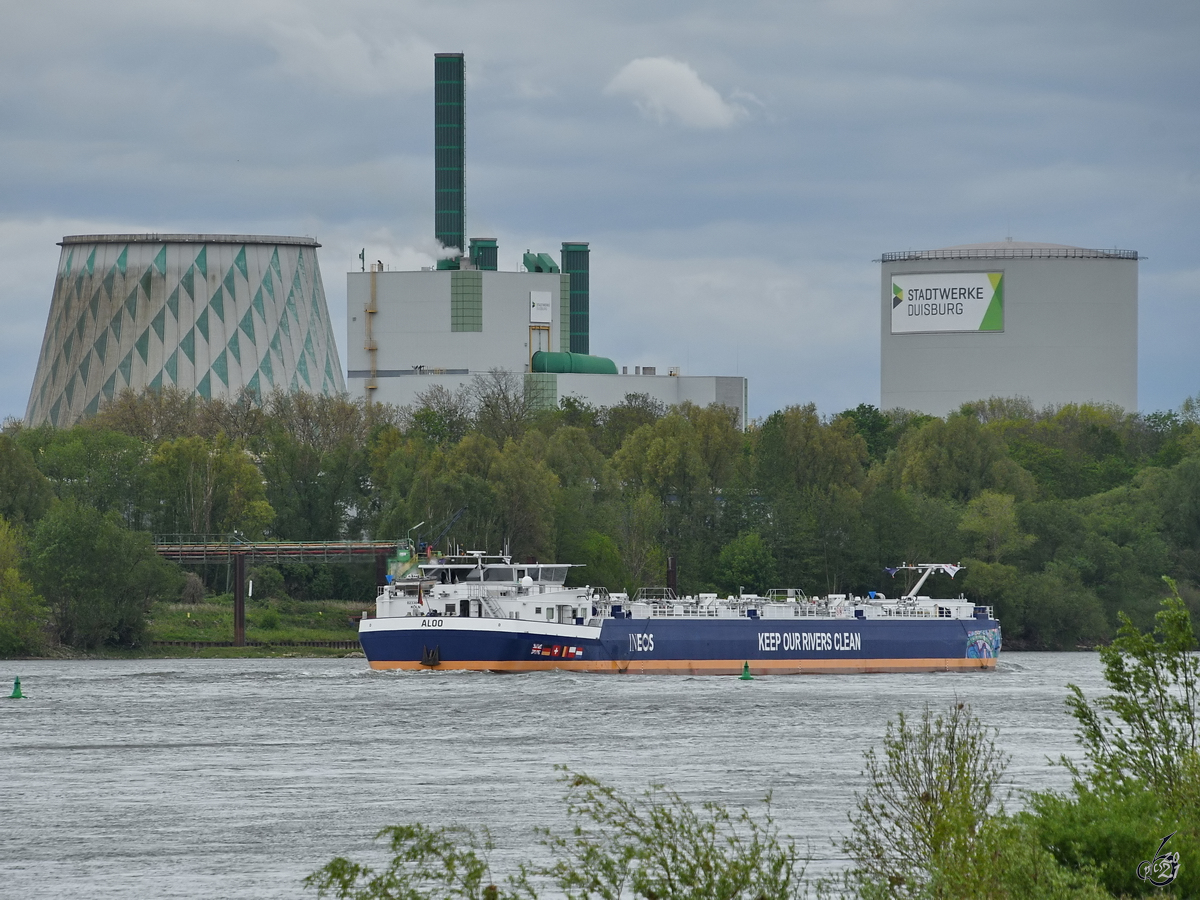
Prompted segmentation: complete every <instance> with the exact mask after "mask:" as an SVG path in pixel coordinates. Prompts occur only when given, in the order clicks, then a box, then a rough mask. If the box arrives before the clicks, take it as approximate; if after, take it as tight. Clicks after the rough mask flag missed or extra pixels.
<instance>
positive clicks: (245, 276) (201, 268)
mask: <svg viewBox="0 0 1200 900" xmlns="http://www.w3.org/2000/svg"><path fill="white" fill-rule="evenodd" d="M59 246H61V247H62V255H61V257H60V259H59V264H58V277H57V279H56V280H55V283H54V297H53V299H52V300H51V303H50V316H49V319H48V320H47V322H46V335H45V337H44V338H43V339H42V353H41V357H40V358H39V360H38V366H37V373H36V375H35V376H34V379H33V389H32V391H31V392H30V394H29V405H28V407H27V408H26V411H25V422H26V424H28V425H41V424H43V423H45V422H49V423H50V424H52V425H55V426H60V427H67V426H70V425H73V424H74V423H75V422H77V421H79V419H81V418H83V417H85V416H88V415H91V414H93V413H95V412H96V411H97V410H98V409H99V407H100V406H101V405H102V404H103V403H104V402H105V401H108V400H111V399H113V397H114V396H116V395H117V394H118V393H120V392H121V391H122V390H123V389H125V388H132V389H133V390H135V391H138V392H141V391H143V390H145V389H147V388H149V389H152V390H154V389H158V388H161V387H165V386H175V387H178V388H181V389H182V390H185V391H190V392H195V393H196V394H198V395H199V396H201V397H204V398H206V399H208V398H212V397H232V396H234V395H236V394H237V393H238V391H239V390H240V389H242V388H249V389H250V390H253V391H258V392H260V393H266V392H268V391H270V390H272V389H273V388H277V387H278V388H282V389H283V390H288V391H311V392H313V393H322V394H334V393H341V392H343V391H345V389H346V388H345V381H344V379H343V377H342V367H341V361H340V360H339V359H338V353H337V345H336V344H335V343H334V339H333V330H332V328H331V327H330V323H329V311H328V310H327V309H326V306H325V290H324V288H323V286H322V284H321V271H320V269H319V268H318V267H317V247H319V246H320V244H318V243H317V242H316V241H314V240H312V239H311V238H297V237H274V236H261V235H259V236H248V235H210V234H142V235H135V234H115V235H75V236H71V237H64V238H63V239H62V243H61V244H60V245H59Z"/></svg>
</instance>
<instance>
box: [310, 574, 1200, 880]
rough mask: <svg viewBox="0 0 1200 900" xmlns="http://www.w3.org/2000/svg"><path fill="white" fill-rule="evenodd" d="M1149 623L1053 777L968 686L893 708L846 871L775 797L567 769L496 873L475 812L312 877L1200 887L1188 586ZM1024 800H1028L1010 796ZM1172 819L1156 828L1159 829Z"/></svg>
mask: <svg viewBox="0 0 1200 900" xmlns="http://www.w3.org/2000/svg"><path fill="white" fill-rule="evenodd" d="M1168 590H1169V593H1170V596H1169V597H1168V598H1167V599H1166V600H1165V601H1163V603H1162V606H1161V608H1160V610H1159V611H1158V613H1157V614H1156V616H1155V620H1156V624H1155V628H1154V632H1153V634H1148V633H1144V632H1143V631H1141V630H1139V629H1138V628H1137V627H1136V626H1134V624H1133V623H1132V622H1131V621H1130V620H1129V618H1128V617H1124V616H1123V617H1121V620H1120V621H1121V624H1120V628H1119V631H1118V634H1117V636H1116V638H1115V640H1114V641H1113V642H1112V644H1111V645H1110V646H1108V647H1106V648H1104V649H1103V650H1102V651H1101V660H1102V663H1103V666H1104V676H1105V681H1106V682H1107V684H1108V688H1109V691H1110V692H1109V693H1108V694H1107V695H1105V696H1104V697H1099V698H1091V699H1089V698H1087V697H1085V696H1084V695H1083V693H1082V692H1081V691H1080V690H1079V689H1078V688H1076V687H1073V686H1072V687H1071V693H1070V695H1069V696H1068V697H1067V698H1066V700H1067V706H1068V709H1069V710H1070V712H1071V714H1072V716H1073V717H1074V718H1075V721H1076V726H1077V727H1076V737H1077V739H1078V741H1079V743H1080V744H1081V746H1082V749H1083V751H1084V755H1083V760H1082V761H1081V762H1079V763H1077V764H1076V763H1071V762H1068V761H1061V762H1060V763H1059V764H1060V765H1066V766H1067V767H1068V768H1069V769H1070V773H1071V776H1072V786H1071V789H1070V790H1069V791H1067V792H1065V793H1056V792H1047V793H1033V794H1027V795H1021V794H1018V793H1017V792H1016V789H1015V786H1013V785H1011V783H1010V782H1009V781H1008V780H1007V779H1006V776H1005V767H1006V764H1007V756H1006V755H1005V753H1004V752H1003V749H1002V741H1003V737H1004V736H1003V735H999V734H998V733H997V732H996V731H995V730H993V729H990V728H989V727H987V725H986V724H985V723H984V722H982V721H980V719H979V718H978V717H976V716H975V715H974V713H973V712H972V711H971V709H970V707H969V706H967V705H966V704H964V703H961V702H960V703H955V704H954V705H953V706H952V707H951V708H950V709H949V710H945V711H933V710H930V709H929V708H926V709H925V710H924V712H923V713H922V714H921V715H920V717H919V718H910V717H906V716H904V715H901V716H899V717H898V718H897V719H896V720H894V721H893V722H890V723H889V724H888V727H887V731H886V733H885V734H884V735H883V738H882V741H881V742H880V745H879V748H878V750H870V751H868V752H867V754H866V757H865V760H864V770H863V773H862V775H863V778H862V780H863V782H864V783H865V788H864V789H863V790H862V791H861V792H860V793H859V794H858V795H857V798H856V803H855V806H854V809H853V810H852V811H851V812H850V814H849V823H848V824H849V831H848V833H847V834H846V835H845V836H844V837H843V839H842V842H841V847H842V849H843V851H844V852H845V854H846V869H845V871H844V872H843V873H842V874H841V876H840V877H836V878H825V879H810V878H807V877H806V873H805V860H804V858H803V856H802V854H800V853H798V852H797V850H796V845H795V843H794V841H793V840H791V839H789V838H787V837H786V836H784V835H782V834H781V833H780V832H779V830H778V828H777V827H776V826H775V824H774V822H773V820H772V818H771V813H770V798H769V797H768V799H767V803H766V805H765V807H764V808H763V810H761V811H754V810H745V809H743V810H741V811H740V812H737V813H733V812H730V811H728V810H726V809H724V808H723V807H721V806H720V805H719V804H715V803H703V804H700V805H695V804H690V803H688V802H686V801H685V800H684V799H682V798H680V797H679V796H678V795H676V794H673V793H671V792H670V791H669V790H666V789H664V788H662V787H653V788H651V789H650V790H649V791H647V792H646V793H645V794H643V795H641V796H634V797H630V796H627V795H625V794H622V793H621V792H619V791H617V790H616V789H614V788H612V787H609V786H606V785H602V784H599V783H597V782H596V781H595V780H593V779H591V778H589V777H587V776H585V775H582V774H578V773H574V772H570V771H564V774H563V777H562V781H563V783H564V785H565V786H566V798H565V799H566V805H567V812H568V815H569V818H570V820H571V827H570V828H569V829H568V830H566V831H565V832H555V831H552V830H547V829H543V830H542V831H541V832H540V835H541V844H542V846H543V848H544V854H543V855H541V856H540V857H539V858H538V860H536V861H534V860H529V861H526V862H524V863H523V864H522V865H520V866H519V868H518V869H517V871H516V872H512V873H508V874H501V873H494V872H493V871H492V870H491V867H490V864H489V851H491V850H492V849H493V845H492V843H491V838H490V835H489V834H488V832H487V831H486V830H485V829H478V828H470V827H463V826H455V825H451V826H436V827H431V826H426V825H403V826H396V827H392V828H387V829H384V830H383V831H382V832H380V834H379V835H378V837H379V838H380V839H383V840H386V841H387V844H388V848H389V850H390V852H391V860H390V863H388V864H387V865H386V867H383V868H378V869H372V868H371V867H370V866H367V865H364V864H361V863H355V862H353V861H351V860H349V859H346V858H344V857H338V858H336V859H334V860H332V861H330V862H329V863H327V864H326V865H325V866H324V867H322V868H321V869H319V870H318V871H316V872H314V873H313V874H312V875H310V876H309V877H308V878H307V879H306V884H307V886H308V887H309V888H310V889H313V890H315V891H316V893H317V895H318V897H322V898H324V897H334V898H337V900H391V898H395V900H400V898H403V900H434V898H437V900H443V898H461V900H501V898H504V900H535V898H537V897H538V896H556V897H557V896H565V897H569V898H572V900H592V898H596V900H622V898H642V900H685V898H686V900H692V898H695V900H700V898H703V900H743V898H744V900H760V898H780V900H784V898H801V897H816V898H856V900H893V898H911V900H1106V898H1130V897H1143V896H1153V897H1162V898H1176V900H1184V898H1194V897H1197V896H1200V708H1198V704H1200V657H1197V655H1196V652H1195V650H1196V646H1197V642H1196V636H1195V632H1194V630H1193V627H1192V622H1191V617H1190V615H1189V613H1188V611H1187V608H1186V606H1185V605H1184V603H1183V601H1182V600H1181V599H1180V598H1179V596H1178V594H1177V593H1176V592H1175V589H1174V585H1173V584H1171V583H1168ZM1019 800H1023V801H1024V803H1023V805H1024V809H1022V810H1020V811H1013V810H1011V809H1010V808H1007V807H1006V804H1008V806H1009V807H1015V806H1016V805H1018V804H1017V801H1019ZM1164 839H1165V840H1164Z"/></svg>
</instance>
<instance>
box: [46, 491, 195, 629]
mask: <svg viewBox="0 0 1200 900" xmlns="http://www.w3.org/2000/svg"><path fill="white" fill-rule="evenodd" d="M25 567H26V569H27V571H28V573H29V578H30V581H31V582H32V584H33V587H34V588H35V589H36V590H37V592H38V593H39V594H40V595H41V596H42V597H44V598H45V600H46V604H47V605H48V607H49V610H50V618H51V622H52V623H53V627H54V630H55V632H56V634H57V635H58V638H59V640H61V641H62V642H63V643H65V644H70V645H72V646H75V647H80V648H83V649H91V648H95V647H98V646H100V645H101V644H113V645H117V646H127V647H129V646H136V645H137V644H138V643H139V642H140V641H141V640H142V637H143V635H144V633H145V629H146V612H147V610H148V609H149V608H150V605H151V604H152V603H153V602H154V601H155V600H159V599H163V598H168V597H170V598H172V599H173V598H175V597H178V596H179V593H180V590H181V588H182V583H183V577H182V574H181V573H180V572H179V569H178V568H177V567H176V566H174V565H172V564H170V563H167V562H165V561H163V560H162V559H161V558H160V557H159V556H158V554H156V553H155V552H154V547H153V545H152V544H151V540H150V535H148V534H146V533H145V532H137V531H130V530H129V529H127V528H126V527H125V525H124V523H123V522H122V521H121V519H120V517H119V516H118V515H117V514H116V513H115V512H109V513H107V514H105V513H100V512H98V511H96V510H95V509H92V508H90V507H87V506H82V505H80V504H78V503H76V502H75V501H73V500H67V501H63V502H61V503H59V504H58V505H56V506H55V507H54V509H52V510H51V511H50V512H49V513H47V514H46V515H45V516H43V517H42V519H41V521H39V522H38V524H37V526H36V528H34V530H33V534H32V536H31V537H30V540H29V550H28V558H27V559H26V561H25Z"/></svg>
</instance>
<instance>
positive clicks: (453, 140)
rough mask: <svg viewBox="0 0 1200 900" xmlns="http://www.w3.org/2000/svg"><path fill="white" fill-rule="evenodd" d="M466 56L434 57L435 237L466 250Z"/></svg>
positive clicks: (443, 55)
mask: <svg viewBox="0 0 1200 900" xmlns="http://www.w3.org/2000/svg"><path fill="white" fill-rule="evenodd" d="M463 99H464V92H463V55H462V54H461V53H435V54H434V57H433V159H434V163H433V164H434V167H435V168H434V201H433V209H434V235H435V236H436V237H437V239H438V241H440V242H441V244H442V246H443V247H453V248H455V249H457V250H458V251H459V253H462V251H463V250H464V249H465V248H466V242H465V239H464V235H465V234H466V219H467V211H466V201H465V198H464V193H463V165H464V162H465V160H466V151H465V144H464V141H463V135H464V132H465V130H466V126H465V120H464V118H463Z"/></svg>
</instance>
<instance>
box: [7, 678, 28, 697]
mask: <svg viewBox="0 0 1200 900" xmlns="http://www.w3.org/2000/svg"><path fill="white" fill-rule="evenodd" d="M8 699H9V700H24V699H25V695H24V694H22V693H21V676H20V675H18V676H17V677H16V678H15V679H14V680H13V692H12V693H11V694H9V695H8Z"/></svg>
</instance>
